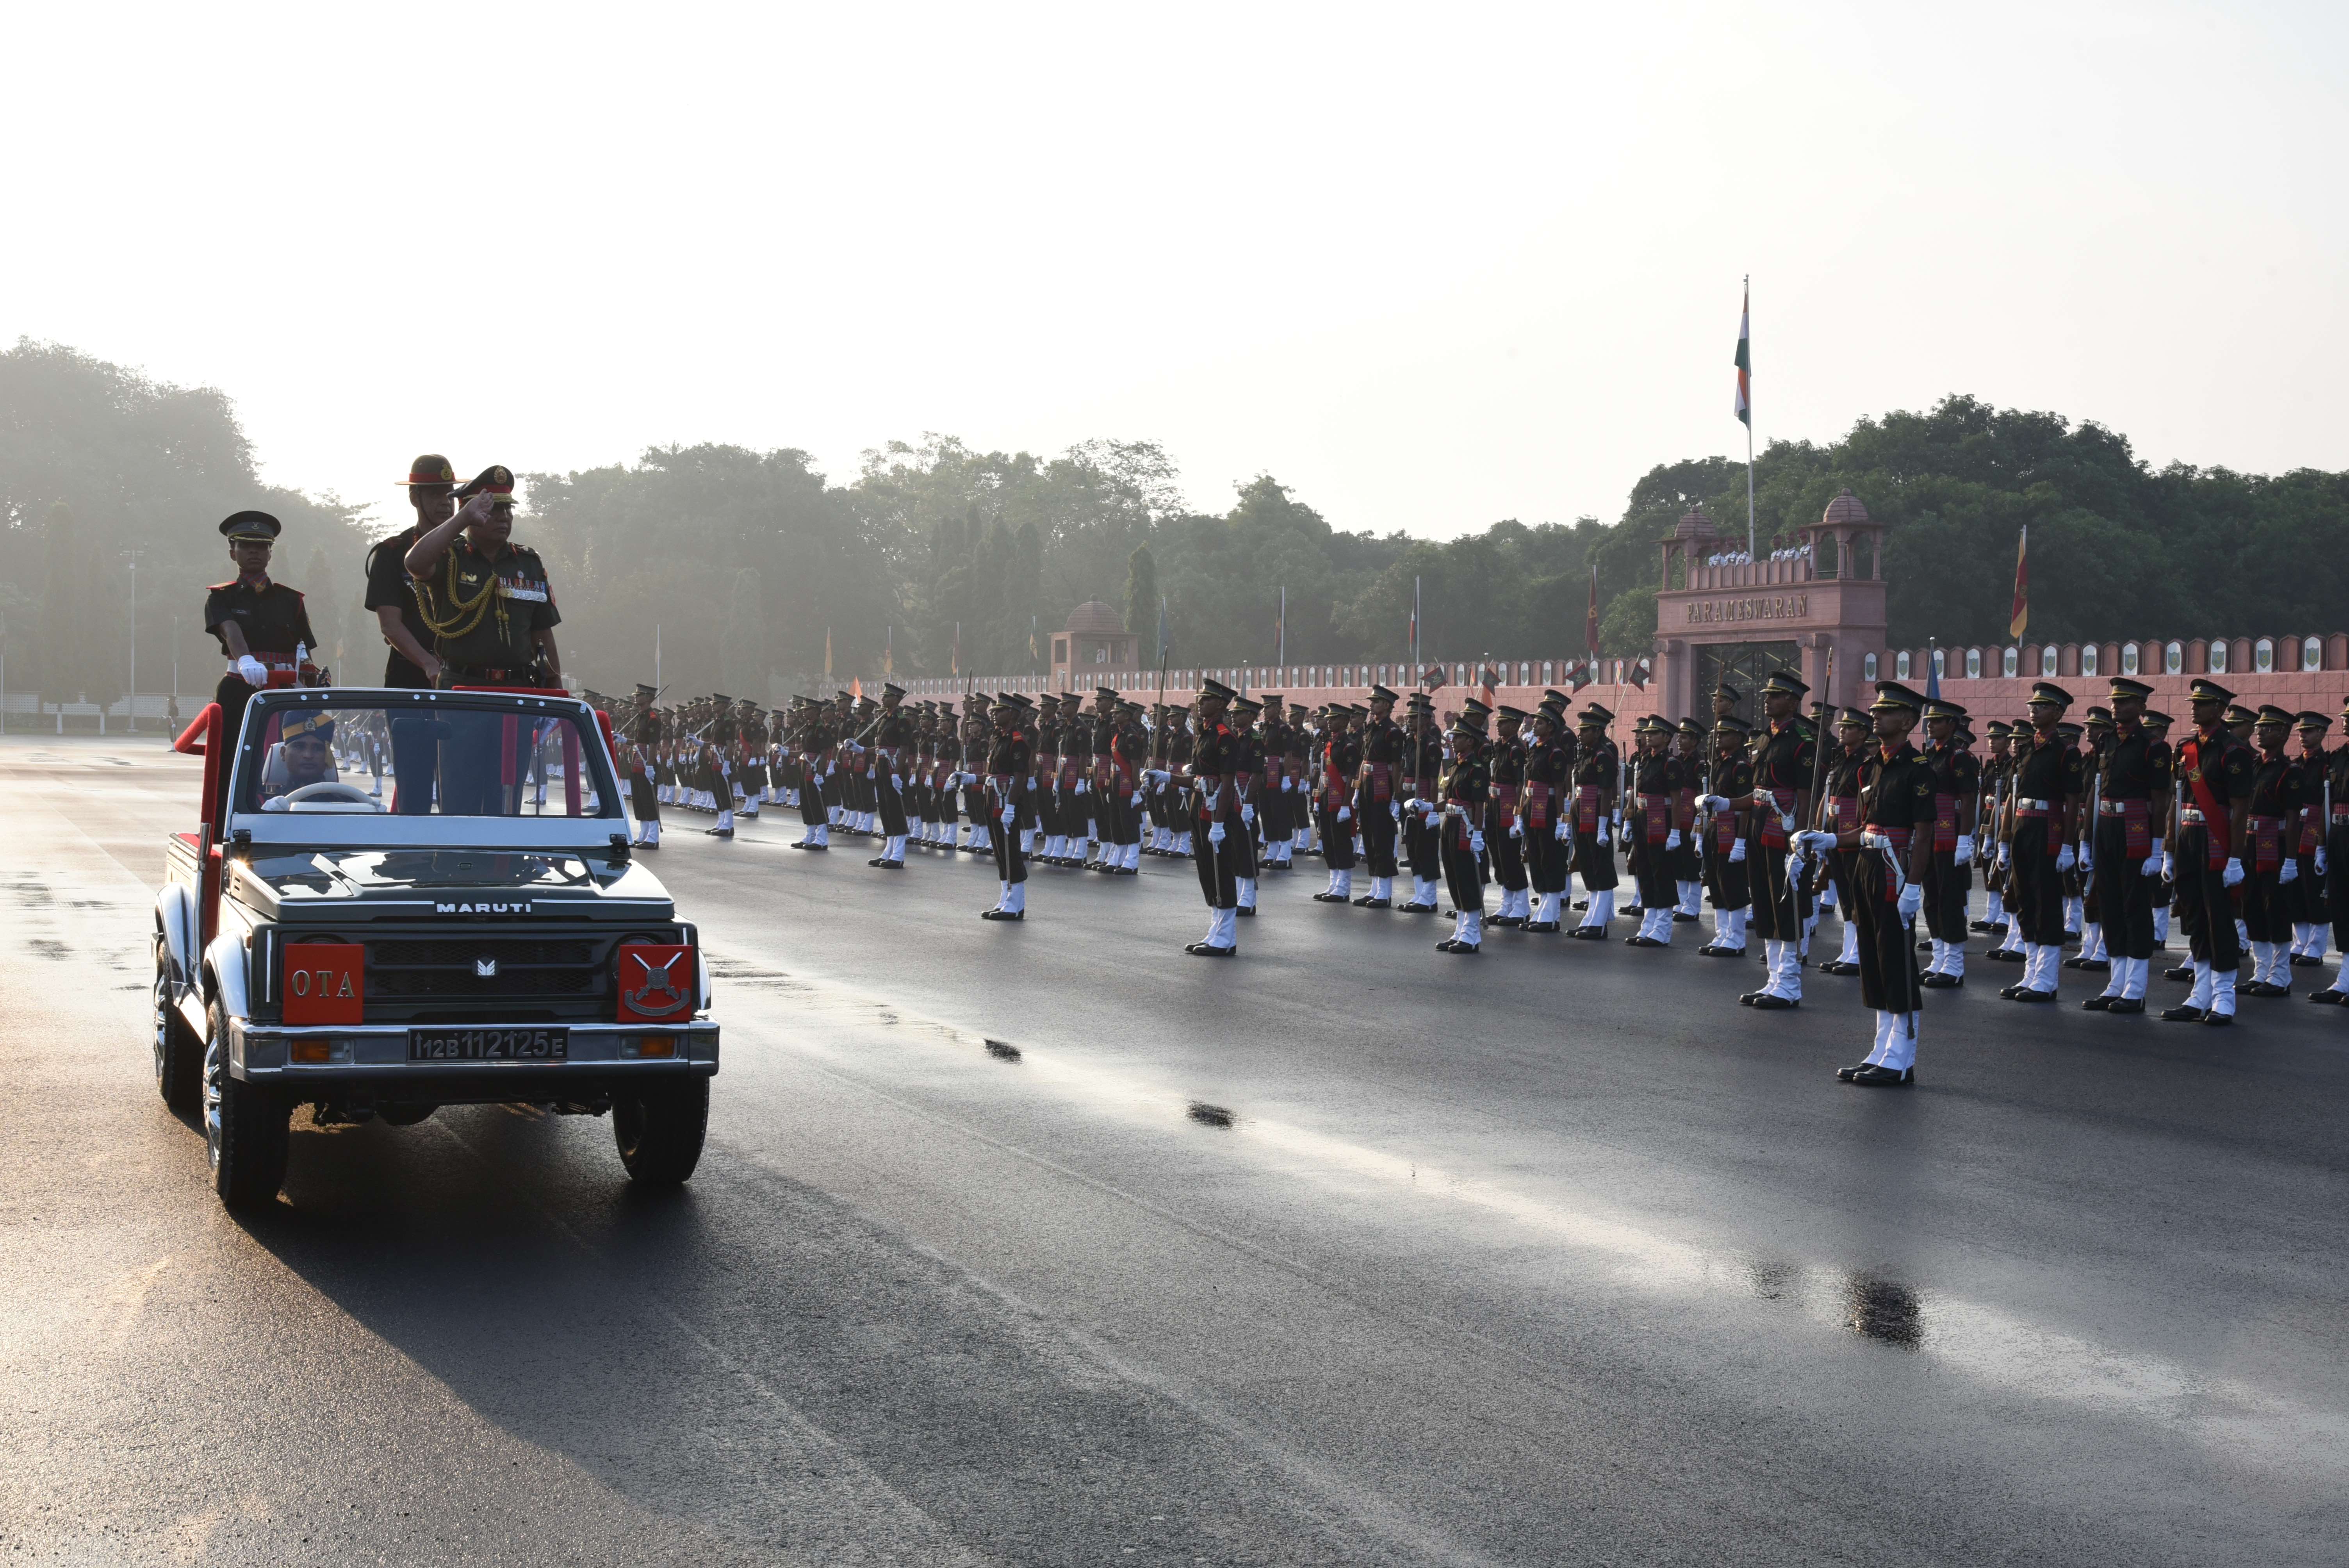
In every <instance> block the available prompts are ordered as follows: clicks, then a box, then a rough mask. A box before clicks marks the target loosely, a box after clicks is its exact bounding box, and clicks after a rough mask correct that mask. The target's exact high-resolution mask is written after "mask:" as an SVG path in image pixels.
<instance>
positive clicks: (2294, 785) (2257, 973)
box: [2242, 703, 2319, 996]
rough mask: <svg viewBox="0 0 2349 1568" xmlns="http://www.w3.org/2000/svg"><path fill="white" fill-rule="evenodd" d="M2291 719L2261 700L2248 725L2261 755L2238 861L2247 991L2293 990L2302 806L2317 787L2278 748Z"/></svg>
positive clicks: (2264, 993)
mask: <svg viewBox="0 0 2349 1568" xmlns="http://www.w3.org/2000/svg"><path fill="white" fill-rule="evenodd" d="M2254 732H2255V733H2256V735H2257V736H2258V738H2259V753H2260V754H2259V760H2258V762H2257V764H2256V765H2255V766H2254V768H2253V770H2252V774H2251V832H2250V834H2249V836H2248V837H2247V839H2246V840H2245V841H2244V847H2245V848H2246V849H2248V850H2249V851H2250V853H2249V854H2248V855H2247V856H2246V857H2245V859H2244V861H2243V871H2244V878H2243V926H2244V929H2245V931H2246V932H2247V933H2248V934H2249V935H2250V937H2251V982H2250V984H2248V985H2245V986H2244V987H2243V988H2242V994H2243V995H2246V996H2289V995H2292V969H2291V959H2292V942H2293V940H2294V938H2295V936H2296V934H2297V933H2296V932H2295V931H2294V929H2293V928H2294V924H2295V923H2296V921H2297V919H2298V914H2299V908H2300V899H2299V894H2298V892H2297V891H2296V889H2297V887H2298V884H2299V881H2300V859H2299V856H2298V853H2297V849H2298V842H2299V839H2300V827H2301V812H2302V810H2304V809H2306V807H2307V806H2308V805H2309V803H2310V802H2311V801H2312V800H2313V799H2316V798H2317V797H2318V794H2319V786H2318V784H2317V781H2316V779H2314V777H2313V775H2312V773H2311V771H2310V769H2308V767H2307V766H2306V765H2305V764H2304V763H2303V762H2302V760H2301V758H2297V757H2293V756H2291V755H2290V754H2289V753H2287V752H2286V751H2285V749H2284V746H2285V742H2286V740H2287V739H2288V738H2289V737H2290V736H2291V733H2292V712H2291V710H2290V709H2288V708H2282V707H2277V706H2275V705H2274V704H2273V703H2265V704H2262V705H2261V707H2260V709H2259V719H2258V723H2257V724H2256V726H2255V727H2254Z"/></svg>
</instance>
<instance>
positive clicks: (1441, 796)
mask: <svg viewBox="0 0 2349 1568" xmlns="http://www.w3.org/2000/svg"><path fill="white" fill-rule="evenodd" d="M1491 714H1492V709H1491V708H1489V707H1486V706H1485V704H1484V703H1483V702H1482V701H1480V700H1478V699H1477V698H1475V697H1470V698H1469V699H1468V700H1467V701H1466V702H1464V703H1463V704H1462V705H1461V711H1460V717H1459V718H1458V720H1457V721H1455V722H1454V725H1453V727H1452V766H1451V767H1450V768H1448V769H1445V770H1444V778H1443V779H1442V780H1441V781H1440V782H1439V783H1438V784H1437V785H1436V800H1435V802H1432V803H1431V804H1432V805H1433V810H1431V811H1430V813H1429V819H1428V820H1429V829H1430V830H1431V831H1432V832H1433V833H1434V834H1435V838H1436V853H1437V856H1438V857H1439V860H1440V861H1441V863H1442V866H1443V870H1444V887H1445V889H1446V891H1448V892H1450V893H1451V894H1452V911H1453V913H1452V920H1453V925H1452V935H1451V937H1450V938H1449V939H1448V940H1446V941H1444V942H1439V943H1437V944H1435V950H1436V951H1437V952H1439V953H1450V954H1455V955H1457V956H1461V957H1467V956H1470V955H1472V954H1476V953H1478V952H1480V951H1482V950H1483V946H1484V941H1485V872H1484V865H1483V857H1484V854H1485V819H1486V816H1487V811H1488V808H1489V807H1490V806H1491V804H1492V773H1491V769H1490V768H1489V767H1488V766H1487V764H1486V762H1485V725H1486V724H1487V722H1488V721H1489V719H1490V717H1491Z"/></svg>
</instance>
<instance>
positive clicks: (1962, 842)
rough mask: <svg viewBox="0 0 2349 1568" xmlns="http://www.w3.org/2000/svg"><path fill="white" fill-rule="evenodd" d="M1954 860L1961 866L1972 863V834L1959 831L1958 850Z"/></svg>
mask: <svg viewBox="0 0 2349 1568" xmlns="http://www.w3.org/2000/svg"><path fill="white" fill-rule="evenodd" d="M1956 860H1957V863H1958V864H1960V865H1961V866H1970V865H1971V864H1973V863H1974V841H1973V835H1971V833H1960V834H1959V835H1958V852H1957V856H1956Z"/></svg>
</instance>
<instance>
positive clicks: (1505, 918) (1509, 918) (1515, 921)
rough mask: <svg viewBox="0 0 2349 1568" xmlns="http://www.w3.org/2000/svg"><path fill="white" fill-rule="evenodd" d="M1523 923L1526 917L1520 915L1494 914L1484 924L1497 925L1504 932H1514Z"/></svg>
mask: <svg viewBox="0 0 2349 1568" xmlns="http://www.w3.org/2000/svg"><path fill="white" fill-rule="evenodd" d="M1524 923H1526V917H1525V916H1524V915H1521V914H1496V915H1495V916H1494V917H1493V918H1492V919H1490V920H1488V921H1486V922H1485V924H1487V925H1497V926H1499V927H1501V928H1502V929H1503V930H1505V931H1515V930H1516V928H1517V927H1519V926H1521V925H1523V924H1524Z"/></svg>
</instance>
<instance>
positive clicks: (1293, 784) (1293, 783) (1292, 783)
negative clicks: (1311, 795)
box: [1280, 775, 1297, 795]
mask: <svg viewBox="0 0 2349 1568" xmlns="http://www.w3.org/2000/svg"><path fill="white" fill-rule="evenodd" d="M1296 788H1297V780H1296V779H1290V778H1288V777H1287V776H1285V775H1284V776H1283V777H1282V779H1281V780H1280V792H1281V793H1282V794H1284V795H1286V794H1288V792H1289V791H1290V790H1291V789H1296Z"/></svg>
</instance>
